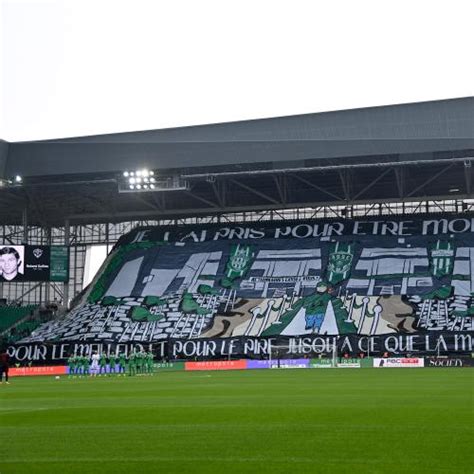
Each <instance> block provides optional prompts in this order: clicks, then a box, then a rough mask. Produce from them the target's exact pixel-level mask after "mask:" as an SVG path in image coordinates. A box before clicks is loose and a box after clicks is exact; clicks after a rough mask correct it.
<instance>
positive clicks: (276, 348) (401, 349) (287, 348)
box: [8, 332, 474, 364]
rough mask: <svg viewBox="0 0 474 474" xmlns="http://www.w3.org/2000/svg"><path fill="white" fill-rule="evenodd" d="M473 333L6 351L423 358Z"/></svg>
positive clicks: (25, 355)
mask: <svg viewBox="0 0 474 474" xmlns="http://www.w3.org/2000/svg"><path fill="white" fill-rule="evenodd" d="M473 339H474V338H473V337H472V334H469V333H466V332H463V333H461V332H456V333H454V332H443V333H433V332H431V333H427V334H420V333H416V334H385V335H380V336H360V335H357V334H350V335H346V336H342V335H340V336H322V335H309V336H295V337H284V336H276V337H261V338H255V337H234V338H213V339H172V340H166V341H161V342H155V343H146V344H145V343H127V344H115V343H83V342H74V341H71V342H56V343H24V344H16V345H12V346H10V347H9V348H8V353H9V354H10V356H11V357H12V360H13V361H14V362H18V363H27V362H34V363H41V364H47V363H50V362H54V363H61V362H64V361H65V360H66V359H67V358H68V357H69V356H70V355H88V356H90V355H91V354H92V353H93V352H95V351H97V352H99V353H105V354H107V355H110V354H119V353H124V354H125V355H128V354H130V353H131V352H133V351H140V350H142V349H143V350H145V351H147V352H152V353H153V354H154V356H155V359H158V360H169V361H174V360H193V361H194V360H209V359H215V360H217V359H219V360H220V359H267V360H268V359H274V360H276V359H280V360H287V359H301V358H308V360H309V358H313V359H314V358H315V357H316V356H318V355H321V356H324V357H332V356H333V355H334V354H337V355H338V356H343V355H347V356H352V357H354V356H357V357H359V356H360V355H363V356H364V357H366V356H370V355H374V356H376V355H381V354H384V353H388V354H390V355H394V354H407V353H410V354H419V355H420V356H424V355H432V356H436V355H438V354H446V353H459V354H471V352H472V351H473V350H474V349H473Z"/></svg>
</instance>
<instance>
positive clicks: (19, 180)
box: [15, 174, 23, 183]
mask: <svg viewBox="0 0 474 474" xmlns="http://www.w3.org/2000/svg"><path fill="white" fill-rule="evenodd" d="M22 181H23V178H22V177H21V176H20V175H18V174H17V175H16V176H15V183H21V182H22Z"/></svg>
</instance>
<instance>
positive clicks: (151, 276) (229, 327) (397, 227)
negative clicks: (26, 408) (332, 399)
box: [23, 215, 474, 343]
mask: <svg viewBox="0 0 474 474" xmlns="http://www.w3.org/2000/svg"><path fill="white" fill-rule="evenodd" d="M473 298H474V218H473V217H472V216H464V215H463V216H459V215H455V216H453V215H451V216H441V217H440V216H436V217H424V218H421V219H420V218H415V217H413V218H412V219H408V218H407V217H404V218H403V219H396V218H393V219H387V218H385V219H382V218H377V219H361V220H339V221H338V220H332V221H329V220H328V221H306V222H291V223H288V222H278V223H275V222H274V223H266V224H261V223H252V224H242V225H234V224H233V225H227V226H225V225H219V226H217V225H209V226H196V227H150V228H139V229H136V230H134V231H132V232H130V233H129V234H127V235H124V236H123V237H122V238H121V239H120V241H119V242H118V243H117V245H116V246H115V248H114V250H113V251H112V252H111V254H110V255H109V256H108V258H107V260H106V262H105V263H104V265H103V267H102V269H101V271H100V272H99V274H98V275H97V276H96V278H95V279H94V281H93V282H92V284H91V285H90V286H89V287H88V288H87V289H86V291H85V292H84V293H83V294H82V295H81V297H80V298H79V299H78V301H77V302H76V304H75V306H74V308H73V309H72V310H71V311H70V312H69V314H68V315H67V316H66V317H65V319H61V320H56V321H52V322H49V323H46V324H45V325H43V326H41V327H39V328H38V329H37V330H36V331H35V332H34V333H33V334H32V335H31V336H30V337H28V338H27V339H25V340H24V341H23V342H39V341H97V342H115V343H127V342H131V341H137V342H154V341H161V340H167V339H198V338H227V337H238V336H250V337H251V336H255V337H265V336H277V335H281V336H297V335H298V336H299V335H316V334H319V335H373V336H375V335H386V334H414V333H429V332H437V331H440V332H441V331H442V332H453V331H455V332H459V331H462V332H464V331H468V332H469V331H472V330H473V329H474V327H473V326H474V324H473V318H474V301H473Z"/></svg>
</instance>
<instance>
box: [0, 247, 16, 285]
mask: <svg viewBox="0 0 474 474" xmlns="http://www.w3.org/2000/svg"><path fill="white" fill-rule="evenodd" d="M20 264H21V260H20V255H19V254H18V252H17V251H16V250H15V249H13V248H3V249H2V250H1V251H0V270H1V272H2V274H3V278H4V279H5V280H13V279H14V278H15V277H16V276H17V274H18V267H19V266H20Z"/></svg>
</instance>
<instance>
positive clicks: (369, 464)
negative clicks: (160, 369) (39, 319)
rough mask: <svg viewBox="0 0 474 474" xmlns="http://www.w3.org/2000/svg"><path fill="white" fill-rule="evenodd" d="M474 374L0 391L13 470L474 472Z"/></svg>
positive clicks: (396, 373) (174, 378) (40, 381)
mask: <svg viewBox="0 0 474 474" xmlns="http://www.w3.org/2000/svg"><path fill="white" fill-rule="evenodd" d="M473 375H474V372H473V371H472V370H470V369H454V368H448V369H364V370H362V369H361V370H349V369H345V370H338V369H326V370H317V369H313V370H248V371H241V372H167V373H166V372H165V373H161V374H159V375H155V376H154V377H135V378H131V377H127V378H122V377H119V378H97V379H87V380H86V379H73V380H70V379H68V378H66V377H61V379H60V380H55V379H54V378H53V377H30V378H15V379H12V384H11V385H9V386H7V385H2V386H0V473H1V474H10V473H28V474H35V473H47V474H53V473H101V474H102V473H114V474H120V473H134V472H137V473H140V474H145V473H164V474H169V473H198V472H206V473H216V474H217V473H218V474H227V473H257V474H262V473H267V472H268V473H275V474H277V473H282V474H283V473H284V474H292V473H332V472H334V473H338V474H345V473H349V474H358V473H361V474H362V473H363V474H366V473H393V474H407V473H416V474H420V473H456V474H459V473H469V474H472V472H473V470H474V460H473V449H472V448H473Z"/></svg>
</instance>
